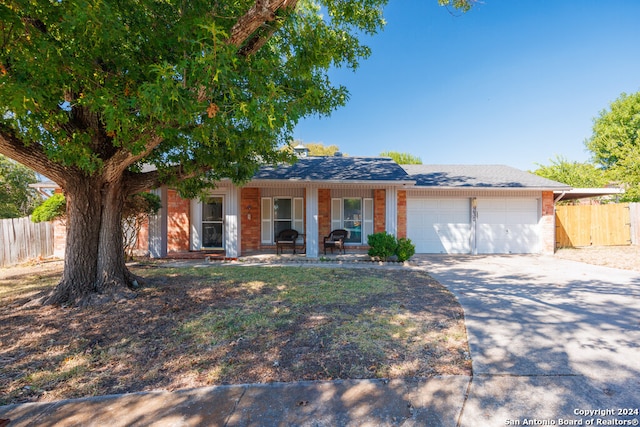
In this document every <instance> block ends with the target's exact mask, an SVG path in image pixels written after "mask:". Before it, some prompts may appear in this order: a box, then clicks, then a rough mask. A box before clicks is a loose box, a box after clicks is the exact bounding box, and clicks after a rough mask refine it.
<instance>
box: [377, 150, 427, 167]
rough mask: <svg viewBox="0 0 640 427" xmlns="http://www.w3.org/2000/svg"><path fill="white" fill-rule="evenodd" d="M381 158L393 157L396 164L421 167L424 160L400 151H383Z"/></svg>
mask: <svg viewBox="0 0 640 427" xmlns="http://www.w3.org/2000/svg"><path fill="white" fill-rule="evenodd" d="M380 157H391V158H392V159H393V161H394V162H396V163H397V164H399V165H421V164H422V159H421V158H420V157H418V156H414V155H413V154H409V153H400V152H398V151H383V152H382V153H380Z"/></svg>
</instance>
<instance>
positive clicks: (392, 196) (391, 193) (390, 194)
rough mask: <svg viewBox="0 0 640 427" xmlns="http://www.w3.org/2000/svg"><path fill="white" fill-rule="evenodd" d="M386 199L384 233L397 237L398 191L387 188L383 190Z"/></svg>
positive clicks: (393, 188)
mask: <svg viewBox="0 0 640 427" xmlns="http://www.w3.org/2000/svg"><path fill="white" fill-rule="evenodd" d="M385 193H386V196H387V199H386V204H387V206H386V216H387V218H386V221H385V223H386V231H387V233H389V234H393V235H394V236H396V237H397V236H398V189H397V188H395V187H389V188H386V189H385Z"/></svg>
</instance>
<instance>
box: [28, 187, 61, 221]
mask: <svg viewBox="0 0 640 427" xmlns="http://www.w3.org/2000/svg"><path fill="white" fill-rule="evenodd" d="M66 209H67V201H66V200H65V198H64V195H62V194H60V193H57V194H54V195H53V196H51V197H49V198H48V199H47V200H45V201H43V202H42V203H41V204H40V205H39V206H37V207H36V208H35V209H34V210H33V214H32V215H31V221H33V222H46V221H53V220H54V219H58V218H62V217H64V214H65V212H66Z"/></svg>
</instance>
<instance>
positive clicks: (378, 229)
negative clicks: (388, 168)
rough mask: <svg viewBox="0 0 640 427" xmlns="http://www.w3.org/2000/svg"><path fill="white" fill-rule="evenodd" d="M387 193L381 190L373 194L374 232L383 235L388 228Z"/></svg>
mask: <svg viewBox="0 0 640 427" xmlns="http://www.w3.org/2000/svg"><path fill="white" fill-rule="evenodd" d="M386 218H387V199H386V191H385V190H382V189H379V190H374V192H373V232H374V233H382V232H384V231H385V230H386V228H387V223H386Z"/></svg>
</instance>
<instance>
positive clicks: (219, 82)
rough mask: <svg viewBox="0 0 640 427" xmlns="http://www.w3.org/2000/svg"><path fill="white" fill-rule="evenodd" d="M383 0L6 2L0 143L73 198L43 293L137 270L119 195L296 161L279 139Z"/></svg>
mask: <svg viewBox="0 0 640 427" xmlns="http://www.w3.org/2000/svg"><path fill="white" fill-rule="evenodd" d="M386 2H387V0H367V1H364V2H362V1H356V0H233V1H231V0H222V1H217V2H210V1H205V0H193V1H189V2H178V1H175V0H166V1H156V0H138V1H135V2H104V1H97V0H82V1H80V0H65V1H53V2H33V1H28V0H6V1H4V2H2V4H0V110H1V111H0V153H1V154H4V155H6V156H8V157H11V158H12V159H14V160H17V161H19V162H20V163H23V164H24V165H26V166H28V167H30V168H31V169H33V170H35V171H36V172H38V173H40V174H42V175H44V176H47V177H48V178H50V179H52V180H53V181H55V182H56V183H58V184H59V185H60V187H61V188H62V189H63V191H64V193H65V196H66V200H67V246H66V249H65V251H66V255H65V267H64V272H63V277H62V279H61V282H60V284H59V285H58V287H57V288H56V291H55V293H54V295H53V296H52V297H51V298H50V299H49V302H51V303H76V302H78V301H86V300H87V298H89V299H90V298H91V297H92V295H93V294H96V293H108V291H109V290H113V289H116V291H114V292H120V291H119V289H122V288H123V286H125V287H126V285H128V284H131V283H134V282H135V278H132V277H131V276H130V274H129V272H128V270H127V269H126V266H125V264H124V256H123V254H122V250H121V247H122V240H121V237H120V236H121V235H122V233H121V228H122V225H121V217H122V208H123V205H124V201H125V199H126V198H127V197H128V196H129V195H132V194H135V193H138V192H140V191H143V190H147V189H151V188H155V187H157V186H159V185H161V184H167V185H171V186H173V187H176V188H178V189H180V190H181V192H182V194H183V195H184V196H193V195H195V194H196V193H197V192H198V191H199V190H201V189H202V188H205V187H210V186H213V185H215V183H216V182H217V181H218V180H220V179H221V178H231V179H233V180H234V181H235V182H243V181H245V180H248V179H249V178H250V177H251V176H252V175H253V173H254V172H255V170H256V169H257V167H258V166H259V164H261V163H263V162H267V163H275V162H280V161H286V160H293V158H292V157H293V155H292V154H291V153H290V152H289V151H287V150H281V149H280V147H281V146H282V145H284V144H286V143H287V141H290V140H291V134H292V131H293V128H294V126H295V125H296V123H297V122H298V120H299V119H300V118H302V117H304V116H308V115H312V114H316V115H328V114H330V113H331V112H332V111H333V110H335V109H336V108H338V107H339V106H341V105H344V104H345V102H346V101H347V99H348V92H347V90H346V88H345V87H343V86H340V85H335V84H333V83H332V82H331V81H330V79H329V76H328V70H329V69H330V68H332V67H347V68H349V69H353V70H355V69H356V68H357V67H358V65H359V63H360V61H361V60H362V59H364V58H367V57H368V56H369V54H370V49H369V48H368V47H367V46H365V45H363V44H362V43H361V42H360V40H359V37H361V36H362V35H371V34H375V33H376V32H377V31H379V30H380V29H381V28H382V26H383V25H384V19H383V15H382V8H383V6H384V5H385V4H386ZM438 2H439V3H440V4H441V5H447V6H452V7H456V8H459V9H462V10H465V9H467V8H468V7H470V5H471V3H470V1H467V0H438ZM112 293H113V292H112Z"/></svg>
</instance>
